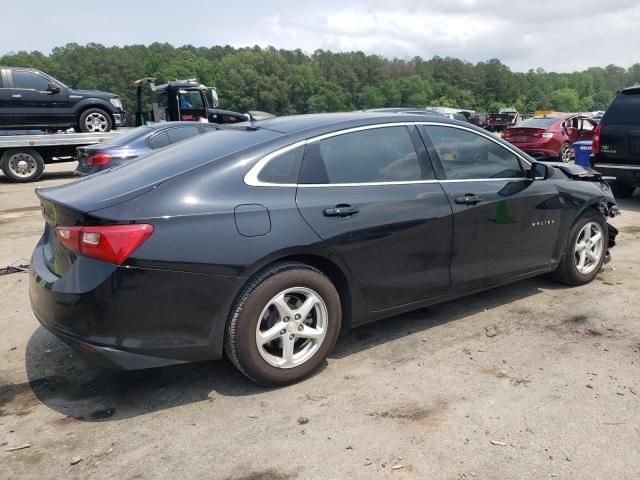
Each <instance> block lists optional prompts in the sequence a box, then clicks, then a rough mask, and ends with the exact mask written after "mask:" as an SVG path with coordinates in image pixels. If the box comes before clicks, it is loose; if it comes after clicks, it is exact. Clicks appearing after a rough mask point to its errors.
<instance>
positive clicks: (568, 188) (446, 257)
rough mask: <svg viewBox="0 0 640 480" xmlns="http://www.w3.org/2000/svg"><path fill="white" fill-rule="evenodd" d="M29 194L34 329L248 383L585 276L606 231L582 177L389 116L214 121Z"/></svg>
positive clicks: (595, 180)
mask: <svg viewBox="0 0 640 480" xmlns="http://www.w3.org/2000/svg"><path fill="white" fill-rule="evenodd" d="M150 166H153V168H149V167H150ZM37 193H38V196H39V197H40V199H41V201H42V209H43V215H44V218H45V221H46V224H45V230H44V234H43V236H42V238H41V240H40V242H39V243H38V245H37V246H36V248H35V250H34V252H33V257H32V261H31V274H30V295H31V302H32V305H33V310H34V312H35V314H36V316H37V317H38V319H39V320H40V322H41V323H42V324H43V325H44V326H45V327H46V328H47V329H49V330H50V331H51V332H53V333H54V334H55V335H57V336H58V337H60V338H61V339H63V340H64V341H66V342H68V343H69V344H71V345H73V346H75V347H77V348H78V349H80V350H82V351H84V352H86V353H87V354H88V355H90V356H93V357H94V358H103V359H107V360H109V361H110V362H112V363H115V364H117V365H119V366H120V367H123V368H127V369H133V368H145V367H152V366H158V365H167V364H175V363H180V362H189V361H200V360H210V359H217V358H220V357H221V356H222V355H223V353H224V354H226V355H227V356H228V357H229V358H230V359H231V360H232V361H233V363H234V364H235V365H236V366H237V367H238V368H239V369H240V370H241V371H242V372H243V373H244V374H245V375H247V376H248V377H250V378H251V379H253V380H254V381H256V382H259V383H261V384H266V385H282V384H287V383H291V382H294V381H297V380H300V379H301V378H304V377H305V376H307V375H309V374H310V373H311V372H313V371H314V370H316V369H317V368H318V367H319V366H320V365H321V364H322V363H323V362H324V360H325V359H326V357H327V355H329V353H330V352H331V350H332V349H333V347H334V344H335V342H336V339H337V337H338V334H339V332H340V331H341V330H343V329H348V328H351V327H355V326H358V325H362V324H364V323H367V322H371V321H373V320H377V319H380V318H382V317H388V316H391V315H395V314H398V313H401V312H405V311H408V310H412V309H417V308H421V307H424V306H427V305H431V304H434V303H437V302H443V301H445V300H449V299H452V298H456V297H460V296H463V295H468V294H470V293H473V292H478V291H480V290H485V289H488V288H492V287H495V286H497V285H502V284H505V283H509V282H513V281H517V280H520V279H523V278H527V277H531V276H534V275H540V274H543V273H552V274H553V276H554V277H555V278H556V279H558V280H559V281H562V282H564V283H567V284H569V285H581V284H585V283H587V282H590V281H591V280H592V279H593V278H594V277H595V276H596V274H597V273H598V271H599V270H600V267H601V265H602V264H603V262H605V260H607V259H608V252H609V248H610V247H611V246H613V243H614V239H615V235H616V230H615V229H614V228H613V227H611V226H609V225H608V224H607V221H606V219H607V217H611V216H614V215H615V214H616V212H617V208H616V203H615V200H614V198H613V196H612V195H611V190H610V189H609V187H608V185H607V184H606V183H604V182H603V181H602V179H601V178H600V177H599V175H598V174H597V173H595V172H592V171H588V170H585V169H583V168H582V167H578V166H573V165H565V164H542V163H537V162H535V160H533V159H532V158H530V157H528V156H527V155H526V154H524V153H522V152H521V151H519V150H518V149H516V148H514V147H513V146H511V145H509V144H508V143H506V142H503V141H502V140H500V139H498V138H496V137H495V136H493V135H491V134H489V133H487V132H485V131H484V130H481V129H479V128H476V127H474V126H471V125H470V124H468V123H462V122H457V121H454V120H449V119H446V118H442V117H425V116H423V115H408V114H404V113H403V114H381V113H362V112H361V113H348V114H344V113H343V114H320V115H302V116H292V117H280V118H274V119H272V120H265V121H264V122H260V123H259V125H258V124H251V123H247V124H245V125H242V126H239V125H237V126H224V127H221V128H220V129H219V130H217V131H214V132H212V133H211V134H208V135H202V136H199V137H196V138H192V139H191V140H188V141H186V142H182V143H180V144H179V145H175V146H171V147H168V148H166V149H163V150H161V151H159V152H155V153H153V154H151V155H148V156H146V157H142V158H139V159H136V160H133V161H131V162H128V163H127V164H126V165H123V166H121V167H118V168H114V169H111V170H109V171H108V172H104V173H103V174H101V175H96V176H92V177H87V178H84V179H81V180H79V181H78V182H74V183H72V184H67V185H63V186H58V187H50V188H41V189H38V190H37Z"/></svg>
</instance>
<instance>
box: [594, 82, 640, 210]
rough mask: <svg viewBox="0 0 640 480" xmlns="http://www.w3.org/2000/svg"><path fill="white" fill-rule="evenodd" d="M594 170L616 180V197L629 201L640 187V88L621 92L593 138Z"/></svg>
mask: <svg viewBox="0 0 640 480" xmlns="http://www.w3.org/2000/svg"><path fill="white" fill-rule="evenodd" d="M590 162H591V167H592V168H593V169H594V170H597V171H598V172H600V173H601V174H602V175H604V176H611V177H615V180H614V181H612V182H611V188H612V189H613V193H614V195H615V196H616V197H618V198H622V197H629V196H631V195H632V194H633V192H634V190H635V189H636V187H638V186H640V85H637V86H634V87H629V88H625V89H624V90H621V91H620V92H619V93H618V95H617V96H616V98H615V99H614V100H613V102H612V103H611V105H609V108H607V111H606V112H604V115H603V117H602V120H601V121H600V123H599V124H598V126H597V127H596V130H595V132H594V134H593V153H592V155H591V159H590Z"/></svg>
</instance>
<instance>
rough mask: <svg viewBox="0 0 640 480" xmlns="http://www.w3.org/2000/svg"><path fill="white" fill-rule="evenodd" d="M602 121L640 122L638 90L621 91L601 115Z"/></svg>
mask: <svg viewBox="0 0 640 480" xmlns="http://www.w3.org/2000/svg"><path fill="white" fill-rule="evenodd" d="M602 122H603V123H623V124H624V123H640V91H635V90H634V91H631V92H626V93H625V92H621V93H620V94H619V95H618V96H617V97H616V98H615V100H614V101H613V103H612V104H611V105H609V108H607V111H606V112H605V113H604V117H602Z"/></svg>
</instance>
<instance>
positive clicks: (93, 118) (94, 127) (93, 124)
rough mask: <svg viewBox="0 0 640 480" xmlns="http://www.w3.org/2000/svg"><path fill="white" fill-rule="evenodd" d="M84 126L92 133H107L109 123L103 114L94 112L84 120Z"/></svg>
mask: <svg viewBox="0 0 640 480" xmlns="http://www.w3.org/2000/svg"><path fill="white" fill-rule="evenodd" d="M84 124H85V126H86V127H87V130H88V131H90V132H106V131H107V126H108V121H107V117H105V116H104V115H103V114H102V113H98V112H93V113H90V114H89V115H87V118H85V119H84Z"/></svg>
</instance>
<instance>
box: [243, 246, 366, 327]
mask: <svg viewBox="0 0 640 480" xmlns="http://www.w3.org/2000/svg"><path fill="white" fill-rule="evenodd" d="M287 262H297V263H303V264H305V265H309V266H311V267H313V268H316V269H317V270H319V271H320V272H322V273H323V274H324V275H326V276H327V277H328V278H329V280H331V283H333V285H334V286H335V288H336V290H337V292H338V296H339V297H340V306H341V308H342V327H341V329H342V331H343V332H346V331H348V330H349V329H350V328H351V325H352V322H353V312H354V308H355V309H356V310H359V308H358V305H354V304H355V303H357V299H356V297H354V295H355V293H356V290H357V288H356V287H355V285H353V284H352V282H351V281H350V278H349V274H348V271H346V268H345V267H343V266H341V265H339V264H338V262H337V261H335V260H334V259H331V258H327V257H326V256H324V255H321V254H318V253H309V252H304V253H303V252H287V253H283V254H281V255H279V256H277V257H272V258H269V259H268V260H266V261H264V262H261V263H260V264H259V265H258V266H256V267H255V268H253V269H252V270H251V271H250V272H249V275H248V276H247V277H246V281H245V282H244V283H243V285H242V286H241V287H240V288H239V289H238V294H237V296H236V299H237V298H238V297H239V296H240V295H242V292H243V291H244V289H245V287H246V286H247V285H249V284H250V283H251V282H252V281H253V279H254V278H256V277H257V276H259V275H260V274H261V273H262V272H264V271H265V270H267V269H269V268H271V267H273V266H274V265H277V264H281V263H287ZM234 304H235V300H234Z"/></svg>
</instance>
